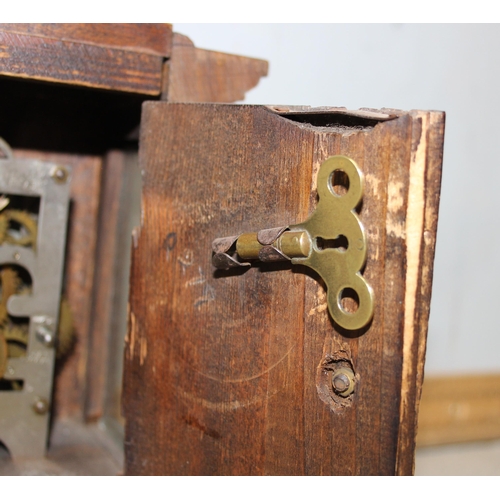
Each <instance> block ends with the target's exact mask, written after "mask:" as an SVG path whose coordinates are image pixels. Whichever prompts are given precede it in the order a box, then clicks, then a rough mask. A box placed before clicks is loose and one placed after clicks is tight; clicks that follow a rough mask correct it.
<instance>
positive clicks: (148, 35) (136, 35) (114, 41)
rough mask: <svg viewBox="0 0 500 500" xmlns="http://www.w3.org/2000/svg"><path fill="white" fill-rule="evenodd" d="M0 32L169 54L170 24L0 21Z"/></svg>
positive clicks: (155, 53) (170, 46)
mask: <svg viewBox="0 0 500 500" xmlns="http://www.w3.org/2000/svg"><path fill="white" fill-rule="evenodd" d="M0 31H8V32H10V33H18V34H24V35H32V36H40V37H48V38H57V39H59V40H64V41H67V42H78V43H88V44H94V45H99V46H101V47H111V48H115V49H116V48H119V49H123V50H129V51H133V52H142V53H145V54H151V55H157V56H162V57H169V56H170V51H171V49H172V25H171V24H160V23H153V24H148V23H141V24H130V23H127V24H123V23H85V24H79V23H78V24H74V23H43V24H40V23H0Z"/></svg>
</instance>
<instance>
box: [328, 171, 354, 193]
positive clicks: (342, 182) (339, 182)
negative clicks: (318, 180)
mask: <svg viewBox="0 0 500 500" xmlns="http://www.w3.org/2000/svg"><path fill="white" fill-rule="evenodd" d="M330 184H331V189H332V192H333V194H335V195H336V196H344V195H345V194H346V193H347V191H349V176H348V175H347V174H346V173H345V172H344V171H343V170H334V171H333V172H332V175H331V176H330Z"/></svg>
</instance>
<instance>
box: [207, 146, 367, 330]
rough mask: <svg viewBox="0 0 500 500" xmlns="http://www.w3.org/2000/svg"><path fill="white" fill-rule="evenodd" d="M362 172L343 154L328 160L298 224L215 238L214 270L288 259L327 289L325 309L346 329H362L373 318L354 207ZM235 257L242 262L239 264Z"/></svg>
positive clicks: (362, 232)
mask: <svg viewBox="0 0 500 500" xmlns="http://www.w3.org/2000/svg"><path fill="white" fill-rule="evenodd" d="M363 182H364V179H363V174H362V172H361V170H360V169H359V167H358V165H357V164H356V162H355V161H354V160H352V159H350V158H348V157H346V156H332V157H330V158H328V159H327V160H326V161H325V162H323V164H322V165H321V167H320V170H319V172H318V182H317V185H318V188H317V189H318V195H319V202H318V205H317V207H316V210H315V211H314V213H313V214H312V215H311V216H310V217H309V219H307V220H306V221H305V222H303V223H301V224H295V225H291V226H285V227H280V228H273V229H265V230H262V231H259V232H258V233H244V234H240V235H238V236H230V237H226V238H218V239H216V240H214V241H213V243H212V250H213V252H214V254H213V257H212V262H213V264H214V266H215V267H217V268H218V269H226V270H227V269H229V268H231V267H241V266H250V265H251V264H250V263H249V262H245V261H246V260H252V259H258V260H260V261H263V262H273V261H280V260H289V261H291V263H292V264H300V265H303V266H307V267H309V268H311V269H314V271H316V272H317V273H318V274H319V275H320V276H321V278H322V279H323V281H324V283H325V285H326V287H327V302H328V310H329V311H330V314H331V316H332V318H333V319H334V320H335V322H336V323H337V324H338V325H339V326H341V327H342V328H345V329H347V330H358V329H361V328H363V327H365V326H366V325H367V324H368V323H369V322H370V320H371V319H372V317H373V300H374V297H373V290H372V288H371V287H370V285H369V284H368V283H367V282H366V280H365V279H364V277H363V276H362V275H361V269H362V268H363V266H364V264H365V262H366V255H367V242H366V232H365V229H364V227H363V224H362V223H361V221H360V220H359V217H358V216H357V214H356V213H355V209H356V207H357V206H358V205H359V203H360V202H361V199H362V197H363ZM239 259H243V261H242V260H239Z"/></svg>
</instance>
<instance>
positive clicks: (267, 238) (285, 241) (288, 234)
mask: <svg viewBox="0 0 500 500" xmlns="http://www.w3.org/2000/svg"><path fill="white" fill-rule="evenodd" d="M212 250H213V251H214V256H213V264H214V266H215V267H217V268H218V269H229V268H230V267H237V266H248V265H250V263H248V262H240V261H238V260H236V258H235V257H236V256H238V257H239V258H240V259H243V260H260V261H262V262H275V261H280V260H291V259H294V258H304V257H307V256H308V255H309V253H310V251H311V240H310V238H309V235H308V234H307V232H306V231H288V228H287V227H279V228H273V229H264V230H262V231H259V232H258V233H243V234H241V235H239V236H231V237H228V238H218V239H217V240H214V242H213V244H212ZM232 250H235V252H236V255H230V254H229V253H228V252H231V251H232Z"/></svg>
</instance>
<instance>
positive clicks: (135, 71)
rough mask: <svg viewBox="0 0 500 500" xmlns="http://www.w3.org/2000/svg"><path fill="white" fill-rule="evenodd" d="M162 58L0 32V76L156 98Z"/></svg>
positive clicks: (147, 54)
mask: <svg viewBox="0 0 500 500" xmlns="http://www.w3.org/2000/svg"><path fill="white" fill-rule="evenodd" d="M163 59H164V58H163V56H160V55H155V54H149V53H145V52H137V51H130V50H124V49H121V48H110V47H103V46H99V45H94V44H89V43H80V42H73V41H66V40H61V39H58V38H49V37H41V36H32V35H26V34H22V33H11V32H6V31H0V75H5V76H11V77H12V76H14V77H20V78H30V79H35V80H43V81H49V82H57V83H66V84H72V85H79V86H85V87H93V88H101V89H108V90H117V91H122V92H134V93H139V94H147V95H159V94H160V91H161V79H162V65H163Z"/></svg>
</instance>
